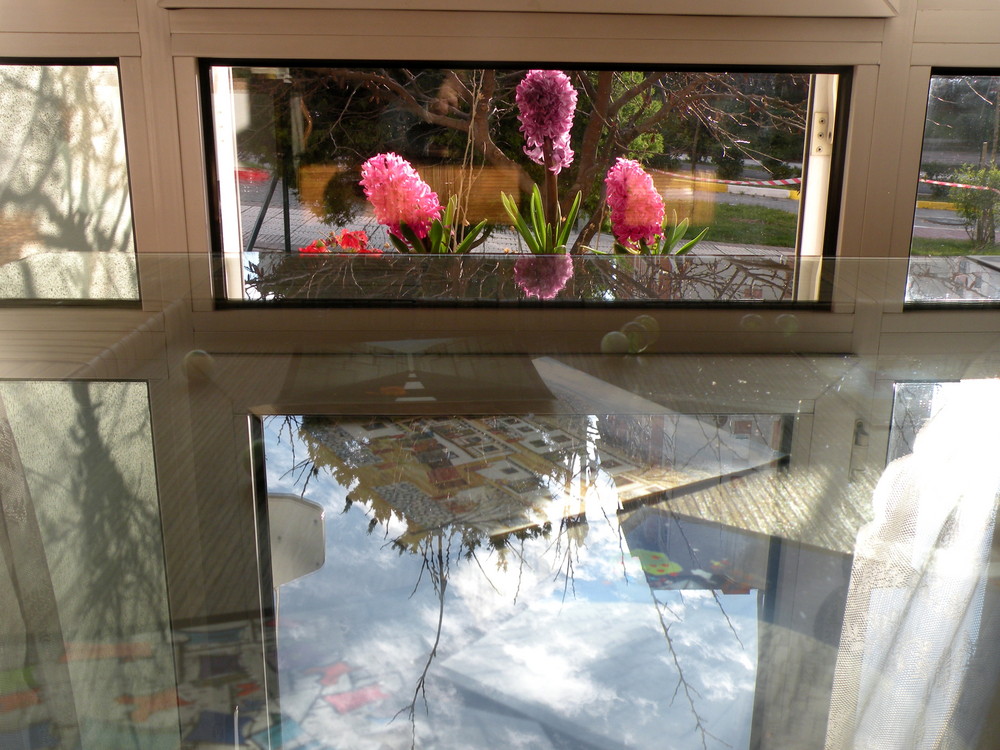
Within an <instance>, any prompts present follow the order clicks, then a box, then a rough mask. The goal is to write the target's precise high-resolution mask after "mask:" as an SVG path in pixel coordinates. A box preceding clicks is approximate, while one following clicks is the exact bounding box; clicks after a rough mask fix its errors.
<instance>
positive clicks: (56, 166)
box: [0, 65, 139, 301]
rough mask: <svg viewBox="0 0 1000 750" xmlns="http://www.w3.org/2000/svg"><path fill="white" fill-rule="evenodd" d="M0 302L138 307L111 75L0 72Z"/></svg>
mask: <svg viewBox="0 0 1000 750" xmlns="http://www.w3.org/2000/svg"><path fill="white" fill-rule="evenodd" d="M0 229H2V231H0V300H3V299H8V300H40V299H44V300H109V301H110V300H138V299H139V289H138V280H137V276H136V268H135V248H134V242H133V237H132V208H131V203H130V200H129V183H128V170H127V166H126V162H125V138H124V129H123V126H122V111H121V96H120V91H119V84H118V70H117V68H116V67H114V66H112V65H0Z"/></svg>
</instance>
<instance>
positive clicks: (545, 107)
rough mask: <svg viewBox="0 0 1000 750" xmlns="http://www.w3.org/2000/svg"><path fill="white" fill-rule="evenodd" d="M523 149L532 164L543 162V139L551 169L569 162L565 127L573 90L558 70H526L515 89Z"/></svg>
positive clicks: (570, 115) (570, 119)
mask: <svg viewBox="0 0 1000 750" xmlns="http://www.w3.org/2000/svg"><path fill="white" fill-rule="evenodd" d="M515 101H516V102H517V108H518V114H517V118H518V119H519V120H520V121H521V132H522V133H523V134H524V141H525V144H524V153H525V154H527V156H528V158H530V159H531V160H532V161H534V162H535V163H536V164H544V163H545V155H544V146H545V139H549V141H550V142H551V144H552V166H551V167H550V168H551V170H552V172H553V173H555V174H559V172H560V171H561V170H562V168H563V167H568V166H569V165H570V164H572V163H573V149H571V148H570V146H569V130H570V128H571V127H572V126H573V114H574V112H575V111H576V90H575V89H574V88H573V85H572V84H571V83H570V80H569V76H567V75H566V74H565V73H563V72H562V71H561V70H529V71H528V74H527V75H526V76H525V77H524V79H523V80H522V81H521V83H519V84H518V86H517V91H516V93H515Z"/></svg>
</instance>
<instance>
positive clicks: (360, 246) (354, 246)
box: [337, 229, 382, 254]
mask: <svg viewBox="0 0 1000 750" xmlns="http://www.w3.org/2000/svg"><path fill="white" fill-rule="evenodd" d="M337 244H338V245H340V246H341V247H342V248H344V250H352V251H354V252H356V253H374V254H381V252H382V251H381V250H379V249H378V248H375V247H372V248H370V247H368V234H367V233H366V232H365V230H363V229H359V230H357V231H355V232H351V231H349V230H347V229H342V230H341V231H340V235H339V236H338V237H337Z"/></svg>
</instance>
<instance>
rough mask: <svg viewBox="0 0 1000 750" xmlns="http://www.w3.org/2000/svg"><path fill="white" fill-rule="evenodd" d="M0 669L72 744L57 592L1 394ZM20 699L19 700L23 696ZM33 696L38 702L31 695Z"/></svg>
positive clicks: (71, 715)
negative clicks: (0, 607)
mask: <svg viewBox="0 0 1000 750" xmlns="http://www.w3.org/2000/svg"><path fill="white" fill-rule="evenodd" d="M0 571H2V575H3V580H2V581H0V590H2V591H3V592H4V593H5V596H4V598H3V612H2V614H0V672H7V673H8V674H11V673H13V672H18V671H19V674H20V677H19V678H18V679H17V680H15V681H14V682H17V683H18V685H17V686H15V687H12V689H16V690H19V691H21V692H22V693H31V692H32V690H34V689H35V688H36V687H37V693H35V695H36V696H37V701H38V702H39V703H40V704H41V705H42V706H44V707H45V709H47V713H48V715H49V717H50V718H51V719H52V720H53V721H55V722H56V724H58V726H59V727H60V730H61V735H62V740H63V746H64V747H74V746H75V744H76V743H75V741H74V736H75V734H76V732H77V721H76V708H75V705H74V701H73V696H72V689H71V686H70V678H69V669H68V667H67V665H66V664H65V663H64V662H63V659H62V657H63V653H64V643H63V638H62V629H61V627H60V623H59V611H58V607H57V604H56V596H55V592H54V590H53V587H52V579H51V576H50V575H49V569H48V564H47V562H46V558H45V549H44V547H43V545H42V536H41V531H40V529H39V526H38V519H37V518H36V516H35V510H34V507H33V505H32V502H31V497H30V495H29V492H28V485H27V482H26V480H25V476H24V469H23V468H22V466H21V460H20V455H19V453H18V450H17V445H15V443H14V435H13V432H12V431H11V427H10V423H9V422H8V420H7V412H6V410H5V408H4V404H3V399H2V397H0ZM21 700H23V698H22V699H21ZM31 700H36V698H35V697H32V698H31Z"/></svg>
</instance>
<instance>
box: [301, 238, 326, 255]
mask: <svg viewBox="0 0 1000 750" xmlns="http://www.w3.org/2000/svg"><path fill="white" fill-rule="evenodd" d="M299 252H300V253H328V252H330V248H328V247H327V246H326V244H325V243H324V242H323V240H316V241H315V242H313V243H312V244H309V245H306V246H305V247H300V248H299Z"/></svg>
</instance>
